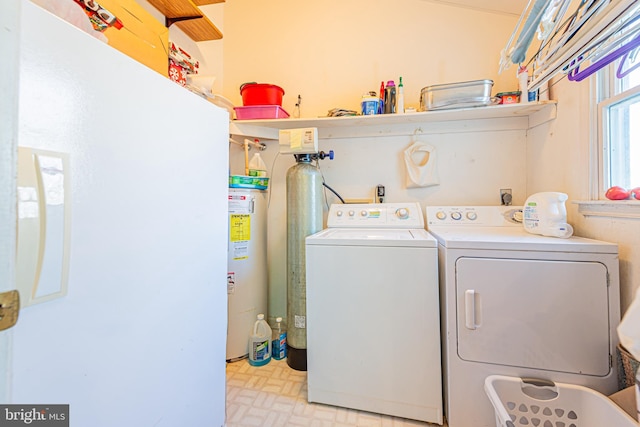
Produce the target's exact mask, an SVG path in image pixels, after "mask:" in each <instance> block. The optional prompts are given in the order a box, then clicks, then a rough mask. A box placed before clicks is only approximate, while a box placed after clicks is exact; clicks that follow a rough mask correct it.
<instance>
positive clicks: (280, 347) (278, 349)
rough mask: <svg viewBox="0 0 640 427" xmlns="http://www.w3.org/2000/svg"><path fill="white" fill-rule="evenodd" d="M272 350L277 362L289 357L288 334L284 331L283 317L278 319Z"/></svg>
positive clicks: (274, 330)
mask: <svg viewBox="0 0 640 427" xmlns="http://www.w3.org/2000/svg"><path fill="white" fill-rule="evenodd" d="M271 349H272V351H273V358H274V359H275V360H282V359H284V358H285V357H287V332H286V331H285V330H284V326H282V317H277V318H276V326H275V328H274V329H273V342H272V344H271Z"/></svg>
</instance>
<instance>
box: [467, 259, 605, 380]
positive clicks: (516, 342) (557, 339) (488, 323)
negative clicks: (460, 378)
mask: <svg viewBox="0 0 640 427" xmlns="http://www.w3.org/2000/svg"><path fill="white" fill-rule="evenodd" d="M456 292H457V319H458V322H457V323H458V324H457V330H458V354H459V356H460V357H461V358H462V359H464V360H468V361H476V362H485V363H494V364H500V365H509V366H519V367H525V368H535V369H544V370H551V371H559V372H571V373H576V374H577V373H580V374H586V375H596V376H605V375H607V374H608V373H609V371H610V357H609V348H610V346H609V340H610V336H609V309H608V286H607V268H606V266H605V265H603V264H601V263H598V262H576V261H552V260H522V259H492V258H464V257H463V258H459V259H458V260H457V262H456Z"/></svg>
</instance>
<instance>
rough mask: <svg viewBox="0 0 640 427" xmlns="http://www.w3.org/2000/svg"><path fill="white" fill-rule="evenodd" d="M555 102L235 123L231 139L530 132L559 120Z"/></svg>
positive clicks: (234, 121)
mask: <svg viewBox="0 0 640 427" xmlns="http://www.w3.org/2000/svg"><path fill="white" fill-rule="evenodd" d="M556 104H557V103H556V101H544V102H532V103H526V104H508V105H493V106H487V107H476V108H461V109H455V110H439V111H425V112H420V113H409V114H380V115H372V116H350V117H319V118H300V119H292V118H289V119H268V120H264V119H261V120H233V121H232V122H231V123H230V133H231V135H232V136H234V135H235V136H240V137H250V138H263V139H278V131H279V130H280V129H294V128H306V127H316V128H318V136H319V138H320V139H335V138H354V137H355V138H358V137H362V138H365V137H372V136H396V135H411V134H414V133H424V134H432V133H459V132H475V131H506V130H527V129H531V128H533V127H536V126H538V125H540V124H543V123H546V122H548V121H550V120H553V119H555V118H556Z"/></svg>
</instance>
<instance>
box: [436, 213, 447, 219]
mask: <svg viewBox="0 0 640 427" xmlns="http://www.w3.org/2000/svg"><path fill="white" fill-rule="evenodd" d="M436 218H438V219H439V220H441V221H442V220H444V219H446V218H447V214H446V213H444V212H442V211H438V212H436Z"/></svg>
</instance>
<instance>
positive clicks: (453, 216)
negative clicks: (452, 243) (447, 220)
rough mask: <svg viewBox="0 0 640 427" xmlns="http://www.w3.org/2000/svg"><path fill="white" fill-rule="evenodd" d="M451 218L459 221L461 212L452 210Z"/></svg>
mask: <svg viewBox="0 0 640 427" xmlns="http://www.w3.org/2000/svg"><path fill="white" fill-rule="evenodd" d="M451 218H452V219H453V220H455V221H460V220H461V219H462V214H461V213H460V212H452V213H451Z"/></svg>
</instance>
